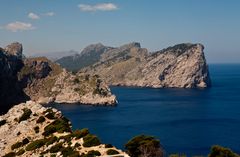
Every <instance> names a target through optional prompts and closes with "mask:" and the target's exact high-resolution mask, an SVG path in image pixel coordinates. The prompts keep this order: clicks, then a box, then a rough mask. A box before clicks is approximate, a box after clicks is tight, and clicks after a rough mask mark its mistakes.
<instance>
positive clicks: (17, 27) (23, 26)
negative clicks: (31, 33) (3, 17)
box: [3, 21, 35, 32]
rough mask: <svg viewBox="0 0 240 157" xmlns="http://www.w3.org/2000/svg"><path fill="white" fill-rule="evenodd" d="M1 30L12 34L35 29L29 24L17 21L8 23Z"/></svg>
mask: <svg viewBox="0 0 240 157" xmlns="http://www.w3.org/2000/svg"><path fill="white" fill-rule="evenodd" d="M3 28H4V29H6V30H8V31H12V32H18V31H27V30H33V29H35V27H33V25H32V24H31V23H24V22H19V21H16V22H12V23H9V24H7V25H6V26H5V27H3Z"/></svg>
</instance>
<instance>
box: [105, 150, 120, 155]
mask: <svg viewBox="0 0 240 157" xmlns="http://www.w3.org/2000/svg"><path fill="white" fill-rule="evenodd" d="M116 154H119V152H118V151H116V150H115V149H109V150H108V151H107V155H116Z"/></svg>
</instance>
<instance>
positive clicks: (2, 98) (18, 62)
mask: <svg viewBox="0 0 240 157" xmlns="http://www.w3.org/2000/svg"><path fill="white" fill-rule="evenodd" d="M22 67H23V61H22V45H21V44H20V43H13V44H11V45H8V46H7V47H6V48H5V49H3V48H0V105H1V111H2V112H6V111H7V110H8V109H9V108H10V107H11V106H12V105H14V104H18V103H20V102H22V101H24V100H26V99H28V97H27V96H26V95H25V93H24V92H23V90H22V89H21V88H20V84H19V82H18V78H17V73H18V71H20V69H21V68H22Z"/></svg>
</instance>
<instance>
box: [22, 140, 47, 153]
mask: <svg viewBox="0 0 240 157" xmlns="http://www.w3.org/2000/svg"><path fill="white" fill-rule="evenodd" d="M45 143H46V140H45V139H39V140H35V141H33V142H31V143H29V144H28V145H27V147H26V151H31V150H35V149H37V148H40V147H42V146H44V145H45Z"/></svg>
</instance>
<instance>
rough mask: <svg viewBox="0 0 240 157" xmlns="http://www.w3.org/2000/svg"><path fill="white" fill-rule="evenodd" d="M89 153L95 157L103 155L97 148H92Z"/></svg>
mask: <svg viewBox="0 0 240 157" xmlns="http://www.w3.org/2000/svg"><path fill="white" fill-rule="evenodd" d="M87 155H88V156H89V157H90V156H92V157H95V156H101V153H100V152H99V151H97V150H91V151H89V152H88V153H87Z"/></svg>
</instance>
